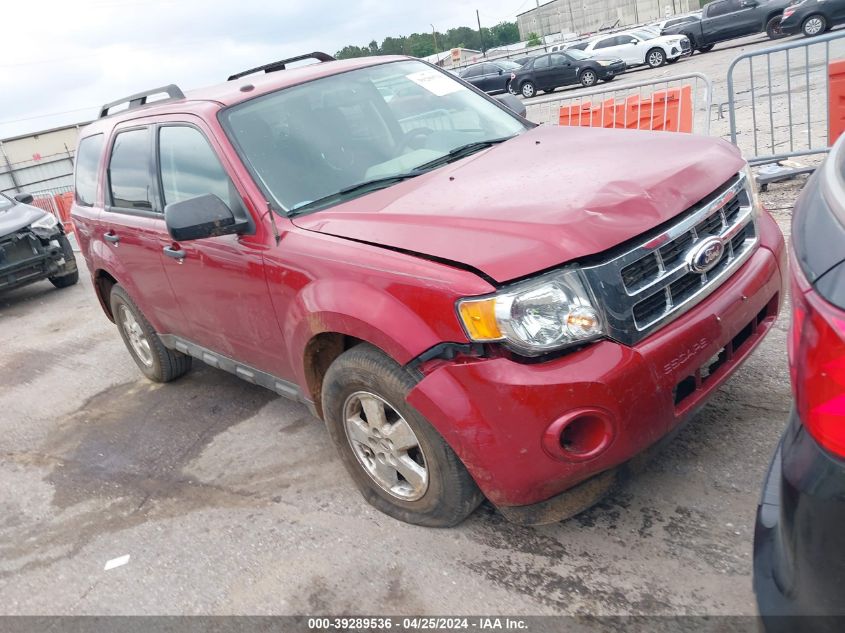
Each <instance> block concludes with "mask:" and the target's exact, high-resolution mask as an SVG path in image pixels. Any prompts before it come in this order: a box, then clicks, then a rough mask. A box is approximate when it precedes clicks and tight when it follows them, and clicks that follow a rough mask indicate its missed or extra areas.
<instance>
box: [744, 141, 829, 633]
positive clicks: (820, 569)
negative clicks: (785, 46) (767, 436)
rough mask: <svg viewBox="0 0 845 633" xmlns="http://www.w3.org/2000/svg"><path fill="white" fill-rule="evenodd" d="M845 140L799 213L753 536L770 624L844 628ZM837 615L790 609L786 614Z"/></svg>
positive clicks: (758, 584)
mask: <svg viewBox="0 0 845 633" xmlns="http://www.w3.org/2000/svg"><path fill="white" fill-rule="evenodd" d="M844 165H845V140H843V139H840V140H839V142H837V143H836V145H835V146H834V148H833V151H832V152H831V154H830V156H829V157H828V159H827V161H826V163H825V164H824V166H823V167H821V168H820V169H819V170H818V171H817V172H816V173H815V174H814V175H813V176H812V177H811V179H810V181H809V182H808V183H807V186H806V187H805V188H804V191H803V192H802V193H801V196H800V197H799V199H798V201H797V202H796V204H795V209H794V212H793V216H792V240H791V250H790V259H791V261H790V266H789V271H790V278H791V286H792V293H791V294H792V325H791V330H790V333H789V338H788V343H789V366H790V373H791V378H792V391H793V394H794V396H795V406H794V409H793V411H792V413H791V415H790V419H789V423H788V425H787V428H786V431H785V433H784V435H783V439H782V440H781V442H780V444H779V446H778V448H777V451H776V454H775V457H774V459H773V461H772V464H771V466H770V468H769V472H768V475H767V477H766V482H765V484H764V488H763V495H762V500H761V503H760V506H759V508H758V510H757V526H756V530H755V537H754V589H755V592H756V594H757V601H758V604H759V608H760V613H761V614H762V616H763V620H764V623H765V625H766V627H765V628H766V630H767V631H769V632H773V631H795V630H801V631H841V630H842V616H845V602H843V601H842V583H843V580H845V540H843V538H842V526H843V522H845V178H844V177H843V173H845V172H843V166H844ZM794 615H816V616H825V615H827V616H830V615H836V616H839V619H838V620H833V619H828V620H825V619H824V618H802V619H801V620H800V621H796V620H795V619H792V620H790V619H788V618H783V617H782V616H794Z"/></svg>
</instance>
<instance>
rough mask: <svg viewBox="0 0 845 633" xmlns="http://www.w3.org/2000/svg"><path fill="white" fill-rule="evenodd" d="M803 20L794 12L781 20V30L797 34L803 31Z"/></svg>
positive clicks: (785, 32)
mask: <svg viewBox="0 0 845 633" xmlns="http://www.w3.org/2000/svg"><path fill="white" fill-rule="evenodd" d="M801 22H802V20H801V19H799V18H798V17H796V14H794V13H793V14H792V15H790V16H789V17H788V18H786V19H784V20H781V23H780V30H781V32H782V33H783V34H784V35H795V34H796V33H800V32H801Z"/></svg>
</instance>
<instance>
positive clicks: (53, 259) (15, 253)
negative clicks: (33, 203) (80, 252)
mask: <svg viewBox="0 0 845 633" xmlns="http://www.w3.org/2000/svg"><path fill="white" fill-rule="evenodd" d="M63 238H64V234H63V233H62V232H60V231H59V232H56V233H55V236H54V237H53V238H52V239H46V238H45V239H42V238H39V237H38V236H36V235H35V234H34V233H32V232H30V231H26V230H24V231H19V232H18V233H16V234H15V235H7V236H4V237H3V238H0V291H2V290H11V289H12V288H17V287H19V286H23V285H25V284H28V283H32V282H35V281H40V280H41V279H48V278H49V277H53V276H56V275H64V274H68V273H71V272H73V271H75V270H76V259H75V258H74V256H73V252H72V251H71V250H70V249H69V248H68V247H65V246H63V244H62V240H63Z"/></svg>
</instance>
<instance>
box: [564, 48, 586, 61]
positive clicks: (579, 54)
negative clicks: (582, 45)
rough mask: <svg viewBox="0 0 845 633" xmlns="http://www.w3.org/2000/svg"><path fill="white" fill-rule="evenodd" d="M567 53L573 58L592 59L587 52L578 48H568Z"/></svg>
mask: <svg viewBox="0 0 845 633" xmlns="http://www.w3.org/2000/svg"><path fill="white" fill-rule="evenodd" d="M566 54H567V55H569V56H570V57H571V58H572V59H590V56H589V55H587V53H585V52H584V51H581V50H578V49H577V48H568V49H566Z"/></svg>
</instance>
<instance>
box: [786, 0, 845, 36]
mask: <svg viewBox="0 0 845 633" xmlns="http://www.w3.org/2000/svg"><path fill="white" fill-rule="evenodd" d="M843 23H845V0H804V1H803V2H799V3H796V4H793V5H792V6H789V7H787V8H786V9H784V11H783V18H782V19H781V21H780V30H781V32H782V33H783V34H784V35H794V34H795V33H803V34H804V35H805V36H806V37H813V36H814V35H820V34H822V33H824V32H825V31H829V30H830V29H832V28H833V27H834V26H837V25H839V24H843Z"/></svg>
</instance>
